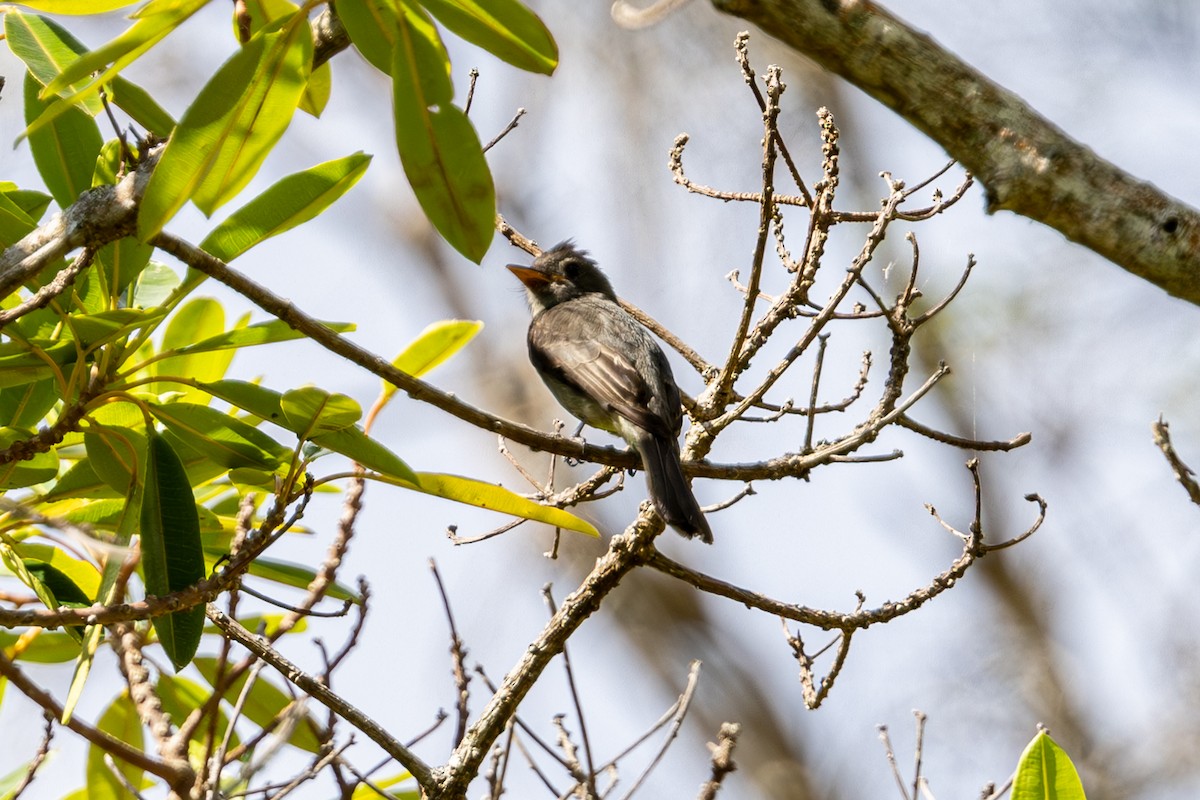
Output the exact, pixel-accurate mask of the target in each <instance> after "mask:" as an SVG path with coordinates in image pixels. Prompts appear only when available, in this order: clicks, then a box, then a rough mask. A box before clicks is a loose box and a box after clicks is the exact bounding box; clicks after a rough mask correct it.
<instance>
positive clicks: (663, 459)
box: [637, 432, 713, 544]
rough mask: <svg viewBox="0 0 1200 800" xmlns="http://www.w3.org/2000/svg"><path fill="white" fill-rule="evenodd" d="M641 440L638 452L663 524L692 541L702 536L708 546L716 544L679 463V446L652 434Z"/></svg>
mask: <svg viewBox="0 0 1200 800" xmlns="http://www.w3.org/2000/svg"><path fill="white" fill-rule="evenodd" d="M643 434H644V435H642V436H639V437H638V442H637V450H638V452H639V453H640V454H641V456H642V466H643V468H644V469H645V470H646V482H647V483H648V484H649V488H650V499H651V500H652V501H654V507H655V509H657V510H658V513H659V515H660V516H661V517H662V518H663V522H665V523H667V524H668V525H670V526H671V527H672V528H674V529H675V530H677V531H679V532H680V533H682V534H683V535H684V536H686V537H688V538H689V539H692V538H695V537H697V536H698V537H700V541H702V542H704V543H705V544H712V540H713V536H712V529H711V528H709V527H708V520H706V519H705V518H704V514H703V513H702V512H701V511H700V504H699V503H697V502H696V496H695V495H694V494H692V489H691V487H690V486H688V482H687V478H686V477H684V475H683V466H682V465H681V464H680V461H679V446H678V444H677V443H676V442H675V441H673V440H665V439H661V438H659V437H656V436H654V435H652V434H650V433H648V432H643Z"/></svg>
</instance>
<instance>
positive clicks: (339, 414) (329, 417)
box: [279, 386, 362, 439]
mask: <svg viewBox="0 0 1200 800" xmlns="http://www.w3.org/2000/svg"><path fill="white" fill-rule="evenodd" d="M279 407H280V408H281V409H282V410H283V416H284V418H285V419H286V420H287V422H288V424H287V425H286V426H285V427H287V428H288V429H289V430H292V431H296V432H299V433H302V434H303V435H304V436H305V438H308V439H311V438H313V436H315V435H317V434H322V433H332V432H334V431H340V430H342V429H343V428H348V427H350V426H351V425H353V424H354V423H356V422H358V421H359V420H360V419H362V406H360V405H359V404H358V403H357V402H356V401H355V400H354V398H352V397H347V396H346V395H344V394H334V393H331V392H327V391H325V390H324V389H318V388H317V387H316V386H303V387H301V388H299V389H292V390H291V391H288V392H284V393H283V396H282V397H281V398H280V400H279Z"/></svg>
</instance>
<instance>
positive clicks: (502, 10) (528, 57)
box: [421, 0, 558, 75]
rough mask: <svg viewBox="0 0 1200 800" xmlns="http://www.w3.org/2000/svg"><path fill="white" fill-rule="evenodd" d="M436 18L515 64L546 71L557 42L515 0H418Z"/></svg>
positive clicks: (555, 59)
mask: <svg viewBox="0 0 1200 800" xmlns="http://www.w3.org/2000/svg"><path fill="white" fill-rule="evenodd" d="M421 5H422V6H424V7H425V8H426V9H428V10H429V13H431V14H433V15H434V16H435V17H437V19H438V21H439V22H441V23H442V24H443V25H445V26H446V27H447V28H449V29H450V30H452V31H454V32H455V33H456V34H458V35H459V36H461V37H462V38H464V39H466V40H467V41H468V42H470V43H471V44H475V45H478V46H479V47H482V48H483V49H484V50H487V51H488V52H489V53H491V54H492V55H494V56H496V57H497V58H500V59H502V60H504V61H507V62H508V63H509V64H512V65H513V66H514V67H519V68H520V69H523V70H528V71H529V72H540V73H543V74H545V75H549V74H551V73H552V72H554V68H555V67H556V66H558V45H556V44H555V43H554V37H553V36H551V35H550V31H549V30H547V28H546V26H545V24H544V23H543V22H542V21H541V19H539V18H538V16H537V14H534V13H533V12H532V11H530V10H529V9H528V8H526V7H525V6H524V5H522V4H521V3H520V2H518V0H421Z"/></svg>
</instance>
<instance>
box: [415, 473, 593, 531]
mask: <svg viewBox="0 0 1200 800" xmlns="http://www.w3.org/2000/svg"><path fill="white" fill-rule="evenodd" d="M412 488H415V489H416V490H417V491H420V492H424V493H426V494H432V495H435V496H437V497H444V498H446V499H447V500H454V501H456V502H459V503H465V504H467V505H469V506H476V507H478V508H486V509H489V510H491V511H498V512H500V513H502V514H511V515H513V516H516V517H524V518H525V519H532V520H536V521H538V522H544V523H546V524H547V525H554V526H555V527H558V528H566V529H567V530H571V531H578V532H579V533H586V534H587V535H588V536H597V537H598V536H599V535H600V531H598V530H596V526H595V525H592V524H591V523H590V522H588V521H586V520H583V519H580V518H579V517H577V516H575V515H574V514H572V513H570V512H568V511H564V510H562V509H561V508H554V507H552V506H543V505H540V504H538V503H535V502H534V501H532V500H529V499H527V498H524V497H521V495H519V494H516V493H515V492H512V491H509V490H508V489H505V488H504V487H503V486H496V485H495V484H492V483H485V482H483V481H477V480H475V479H474V478H463V477H461V476H459V475H443V474H439V473H434V472H418V473H417V483H416V484H415V485H414V486H413V487H412Z"/></svg>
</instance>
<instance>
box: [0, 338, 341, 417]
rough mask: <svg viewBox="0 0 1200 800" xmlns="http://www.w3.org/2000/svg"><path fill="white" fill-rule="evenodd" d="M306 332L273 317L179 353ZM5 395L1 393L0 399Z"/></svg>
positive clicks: (263, 341)
mask: <svg viewBox="0 0 1200 800" xmlns="http://www.w3.org/2000/svg"><path fill="white" fill-rule="evenodd" d="M321 324H322V325H324V326H325V327H326V328H329V329H330V330H331V331H337V332H338V333H345V332H347V331H352V330H354V329H355V325H354V323H352V322H323V323H321ZM303 338H304V334H302V333H300V332H299V331H297V330H296V329H295V328H292V327H291V326H290V325H288V324H287V323H286V322H283V321H282V320H278V319H273V320H270V321H268V322H256V323H255V324H253V325H248V326H246V327H245V328H236V329H234V330H231V331H222V332H221V333H218V334H217V335H216V336H210V337H209V338H207V339H204V340H202V341H199V342H196V343H195V344H189V345H187V346H186V347H182V348H180V349H179V353H181V354H184V353H187V354H191V353H207V352H209V351H212V350H227V349H231V348H233V349H238V350H240V349H241V348H243V347H253V346H255V345H260V344H274V343H275V342H289V341H292V340H294V339H303ZM3 397H4V395H3V394H0V400H2V399H3Z"/></svg>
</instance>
